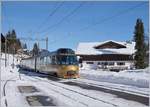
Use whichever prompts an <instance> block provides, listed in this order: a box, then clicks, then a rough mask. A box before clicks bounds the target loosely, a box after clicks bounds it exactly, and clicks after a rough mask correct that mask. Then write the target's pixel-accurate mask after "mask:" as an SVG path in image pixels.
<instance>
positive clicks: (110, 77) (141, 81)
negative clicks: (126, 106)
mask: <svg viewBox="0 0 150 107" xmlns="http://www.w3.org/2000/svg"><path fill="white" fill-rule="evenodd" d="M149 74H150V72H149V71H148V69H146V70H126V71H120V72H111V71H99V70H90V69H89V70H87V69H86V70H83V69H82V70H80V77H81V78H84V79H88V80H94V81H98V82H107V83H113V84H118V85H124V87H130V88H131V87H132V88H134V89H137V90H142V92H143V91H144V92H146V93H149Z"/></svg>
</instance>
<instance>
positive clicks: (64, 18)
mask: <svg viewBox="0 0 150 107" xmlns="http://www.w3.org/2000/svg"><path fill="white" fill-rule="evenodd" d="M83 4H84V2H81V3H80V4H79V5H78V6H77V7H76V8H75V9H74V10H72V11H71V12H70V13H69V14H67V15H66V16H65V17H63V18H62V19H61V20H60V21H59V22H57V23H56V24H54V25H51V26H49V27H47V28H46V29H44V30H43V31H41V32H38V33H43V32H46V31H48V30H50V29H52V28H55V27H57V26H58V25H60V24H61V23H63V22H64V21H65V20H66V19H67V18H68V17H70V16H72V15H73V14H74V13H76V12H77V11H78V9H80V8H81V7H82V5H83Z"/></svg>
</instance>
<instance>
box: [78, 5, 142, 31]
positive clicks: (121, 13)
mask: <svg viewBox="0 0 150 107" xmlns="http://www.w3.org/2000/svg"><path fill="white" fill-rule="evenodd" d="M143 4H145V2H144V3H140V4H137V5H135V6H133V7H131V8H128V9H126V10H123V11H120V12H118V13H117V14H115V15H112V16H110V17H107V18H104V19H102V20H100V21H98V22H95V23H93V24H91V25H88V26H87V27H84V28H81V29H80V30H79V31H83V30H87V29H89V28H90V27H93V26H96V25H98V24H102V23H104V22H106V21H109V20H112V19H113V18H115V17H118V16H121V15H123V14H126V13H127V12H129V11H132V10H134V9H135V8H137V7H140V6H141V5H143Z"/></svg>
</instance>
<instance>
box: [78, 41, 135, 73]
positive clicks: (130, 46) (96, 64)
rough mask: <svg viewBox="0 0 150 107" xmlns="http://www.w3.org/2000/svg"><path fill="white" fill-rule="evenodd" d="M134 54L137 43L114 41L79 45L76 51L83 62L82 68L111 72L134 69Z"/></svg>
mask: <svg viewBox="0 0 150 107" xmlns="http://www.w3.org/2000/svg"><path fill="white" fill-rule="evenodd" d="M134 53H135V42H117V41H114V40H108V41H104V42H87V43H79V44H78V47H77V50H76V55H77V56H79V57H80V62H82V68H92V69H103V70H104V69H105V70H110V71H113V70H114V71H119V70H125V69H133V68H134V58H133V57H134ZM81 60H82V61H81Z"/></svg>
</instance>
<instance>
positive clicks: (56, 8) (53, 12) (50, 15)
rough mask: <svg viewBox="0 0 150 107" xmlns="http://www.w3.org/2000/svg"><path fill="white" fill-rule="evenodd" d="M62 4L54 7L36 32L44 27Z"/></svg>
mask: <svg viewBox="0 0 150 107" xmlns="http://www.w3.org/2000/svg"><path fill="white" fill-rule="evenodd" d="M63 4H64V1H63V2H61V3H60V4H59V5H58V6H56V7H55V8H54V10H53V11H52V12H51V13H50V14H49V15H48V17H47V18H46V19H45V20H44V21H43V22H42V23H41V24H40V25H39V26H38V28H37V30H39V29H41V27H42V25H44V24H45V23H46V22H47V21H48V20H49V19H50V18H51V17H52V16H54V15H55V13H56V12H57V11H58V10H59V9H60V8H61V6H62V5H63Z"/></svg>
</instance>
